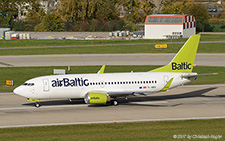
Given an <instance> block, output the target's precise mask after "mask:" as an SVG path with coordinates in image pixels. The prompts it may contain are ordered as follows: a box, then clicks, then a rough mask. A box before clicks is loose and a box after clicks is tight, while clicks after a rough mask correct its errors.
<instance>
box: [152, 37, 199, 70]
mask: <svg viewBox="0 0 225 141" xmlns="http://www.w3.org/2000/svg"><path fill="white" fill-rule="evenodd" d="M199 40H200V35H192V36H191V37H190V38H189V39H188V40H187V42H186V43H185V44H184V45H183V47H182V48H181V49H180V50H179V52H178V53H177V54H176V56H175V57H174V58H173V60H172V61H171V62H170V63H169V64H168V65H166V66H163V67H160V68H157V69H154V70H151V71H149V72H192V70H193V65H194V61H195V56H196V53H197V49H198V43H199Z"/></svg>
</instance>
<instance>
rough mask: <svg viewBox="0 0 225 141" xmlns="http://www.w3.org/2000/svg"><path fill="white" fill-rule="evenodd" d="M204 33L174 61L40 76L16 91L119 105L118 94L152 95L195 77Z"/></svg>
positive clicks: (34, 98) (38, 96)
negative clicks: (120, 70)
mask: <svg viewBox="0 0 225 141" xmlns="http://www.w3.org/2000/svg"><path fill="white" fill-rule="evenodd" d="M199 40H200V35H192V36H191V37H190V38H189V39H188V40H187V41H186V43H185V44H184V45H183V46H182V48H181V49H180V50H179V52H178V53H177V54H176V55H175V57H174V58H173V59H172V61H171V62H170V63H169V64H167V65H165V66H162V67H160V68H156V69H154V70H151V71H148V72H129V73H104V70H105V65H103V66H102V68H101V69H100V70H99V71H98V73H94V74H65V75H49V76H41V77H36V78H33V79H30V80H27V81H26V82H25V83H24V84H22V85H21V86H18V87H17V88H15V89H14V91H13V92H14V93H15V94H17V95H20V96H22V97H25V98H27V99H28V100H29V101H33V102H36V104H35V106H36V107H39V106H40V103H39V100H42V99H69V100H71V99H77V98H82V99H84V101H85V103H86V104H112V105H118V101H117V100H116V98H117V97H127V96H130V95H148V94H151V93H156V92H165V91H167V90H169V89H171V88H175V87H177V86H180V85H183V84H186V83H188V82H191V81H194V80H195V79H196V78H197V76H199V75H205V74H197V73H194V72H192V70H193V66H194V61H195V56H196V52H197V49H198V44H199Z"/></svg>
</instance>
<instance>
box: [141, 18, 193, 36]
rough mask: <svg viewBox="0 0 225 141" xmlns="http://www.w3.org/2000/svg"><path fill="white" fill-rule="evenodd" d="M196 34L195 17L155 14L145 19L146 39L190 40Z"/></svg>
mask: <svg viewBox="0 0 225 141" xmlns="http://www.w3.org/2000/svg"><path fill="white" fill-rule="evenodd" d="M193 34H196V22H195V17H194V15H171V14H165V15H164V14H163V15H162V14H155V15H148V16H147V17H146V19H145V39H170V38H188V37H190V36H191V35H193Z"/></svg>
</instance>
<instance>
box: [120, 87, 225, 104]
mask: <svg viewBox="0 0 225 141" xmlns="http://www.w3.org/2000/svg"><path fill="white" fill-rule="evenodd" d="M214 89H217V87H213V88H207V89H201V90H197V91H191V92H186V93H183V94H176V95H166V96H148V97H131V98H128V101H126V100H124V99H119V100H120V101H119V103H120V104H121V105H137V106H138V105H139V106H152V107H174V106H179V105H182V104H175V105H167V104H166V105H165V104H163V105H156V104H154V105H152V104H137V103H133V102H147V101H149V102H154V101H162V100H175V99H184V98H193V97H225V95H217V96H207V95H204V94H205V93H207V92H209V91H212V90H214Z"/></svg>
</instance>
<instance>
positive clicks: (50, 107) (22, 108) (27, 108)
mask: <svg viewBox="0 0 225 141" xmlns="http://www.w3.org/2000/svg"><path fill="white" fill-rule="evenodd" d="M85 106H88V105H86V104H81V105H76V104H73V105H63V106H43V107H42V106H41V107H39V108H36V107H34V106H31V107H10V108H0V111H5V110H30V109H37V110H39V109H53V108H69V107H85Z"/></svg>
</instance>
